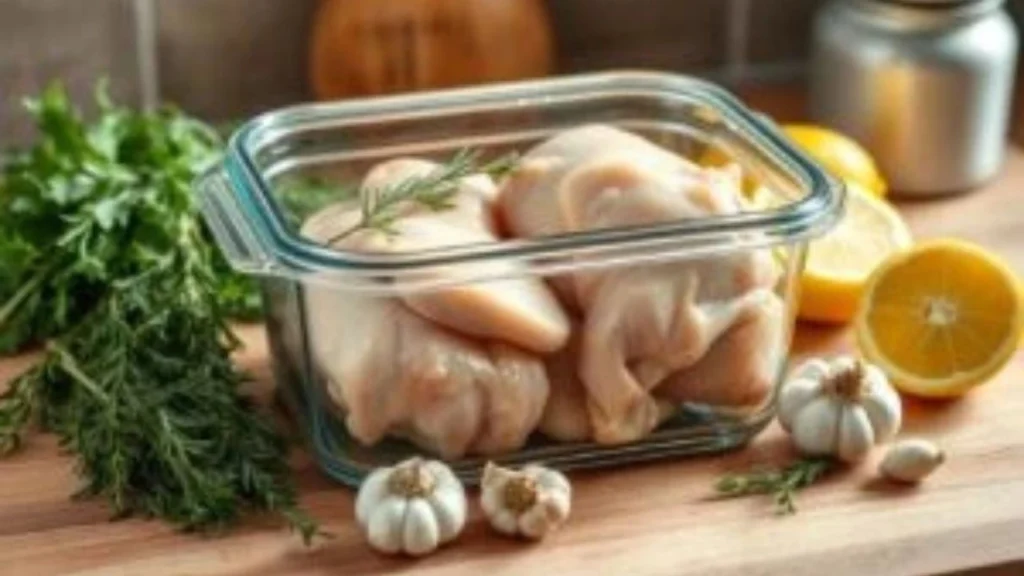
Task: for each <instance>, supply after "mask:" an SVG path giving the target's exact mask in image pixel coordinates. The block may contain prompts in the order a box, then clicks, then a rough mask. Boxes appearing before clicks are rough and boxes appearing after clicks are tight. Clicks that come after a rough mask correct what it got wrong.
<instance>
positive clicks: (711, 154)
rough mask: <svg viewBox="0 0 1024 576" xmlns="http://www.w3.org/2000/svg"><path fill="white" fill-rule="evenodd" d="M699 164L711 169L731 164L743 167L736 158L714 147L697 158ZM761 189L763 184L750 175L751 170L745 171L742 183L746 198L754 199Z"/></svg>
mask: <svg viewBox="0 0 1024 576" xmlns="http://www.w3.org/2000/svg"><path fill="white" fill-rule="evenodd" d="M697 164H700V165H701V166H705V167H709V168H721V167H723V166H728V165H729V164H738V165H740V166H741V167H742V165H741V164H740V163H739V162H737V161H736V160H735V159H734V158H732V157H731V156H729V155H728V154H727V153H726V152H724V151H723V150H720V149H718V148H715V147H714V146H708V147H707V148H705V149H704V152H702V153H701V155H700V157H699V158H697ZM760 187H761V183H760V182H758V181H757V178H754V176H753V174H751V173H750V170H748V169H744V170H743V183H742V188H743V194H744V196H745V197H746V198H748V199H749V198H752V197H753V196H754V194H755V193H756V192H757V190H758V189H759V188H760Z"/></svg>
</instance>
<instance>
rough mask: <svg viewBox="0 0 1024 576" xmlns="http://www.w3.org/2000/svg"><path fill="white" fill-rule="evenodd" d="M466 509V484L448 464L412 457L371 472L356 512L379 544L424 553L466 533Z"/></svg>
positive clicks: (385, 549)
mask: <svg viewBox="0 0 1024 576" xmlns="http://www.w3.org/2000/svg"><path fill="white" fill-rule="evenodd" d="M466 508H467V505H466V492H465V489H464V488H463V487H462V483H461V482H459V479H458V478H456V477H455V474H454V473H453V472H452V471H451V469H450V468H448V466H446V465H444V464H443V463H441V462H438V461H435V460H423V459H420V458H412V459H410V460H406V461H405V462H402V463H400V464H398V465H396V466H389V467H384V468H378V469H377V470H374V471H373V472H372V473H370V475H369V476H367V477H366V479H365V480H364V481H363V483H362V485H360V487H359V493H358V495H357V496H356V505H355V513H356V521H357V522H359V525H360V526H361V527H362V528H363V531H364V532H365V534H366V538H367V541H368V542H369V543H370V545H371V546H372V547H373V548H374V549H376V550H379V551H380V552H384V553H386V554H398V553H404V554H409V555H411V556H421V555H424V554H429V553H431V552H433V551H434V550H437V548H438V547H440V546H441V545H443V544H445V543H447V542H450V541H451V540H454V539H455V537H456V536H458V535H459V533H461V532H462V529H463V528H464V527H465V525H466Z"/></svg>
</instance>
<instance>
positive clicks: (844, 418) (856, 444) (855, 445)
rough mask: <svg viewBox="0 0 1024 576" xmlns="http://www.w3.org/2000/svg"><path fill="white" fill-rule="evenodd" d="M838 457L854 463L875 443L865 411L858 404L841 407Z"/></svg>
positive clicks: (869, 450) (862, 457) (863, 456)
mask: <svg viewBox="0 0 1024 576" xmlns="http://www.w3.org/2000/svg"><path fill="white" fill-rule="evenodd" d="M838 442H839V445H838V448H839V449H838V451H837V454H836V455H837V456H839V459H840V460H842V461H844V462H848V463H851V464H853V463H856V462H860V461H861V460H863V459H864V458H865V457H866V456H867V455H868V454H869V453H870V452H871V448H872V447H873V446H874V445H875V434H874V431H873V430H872V425H871V420H870V419H868V414H867V411H865V410H864V408H863V407H861V406H858V405H855V404H853V405H846V406H843V407H842V411H841V413H840V419H839V439H838Z"/></svg>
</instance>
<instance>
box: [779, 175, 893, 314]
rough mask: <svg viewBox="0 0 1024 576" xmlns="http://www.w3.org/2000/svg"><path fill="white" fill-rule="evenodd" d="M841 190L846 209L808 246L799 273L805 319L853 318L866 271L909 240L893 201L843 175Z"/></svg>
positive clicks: (865, 279)
mask: <svg viewBox="0 0 1024 576" xmlns="http://www.w3.org/2000/svg"><path fill="white" fill-rule="evenodd" d="M846 190H847V196H846V215H845V216H844V217H843V219H842V221H840V222H839V224H837V225H836V227H835V228H834V229H832V230H831V231H829V233H828V234H826V235H824V236H822V237H821V238H818V239H817V240H815V241H813V242H811V244H810V246H809V247H808V250H807V261H806V265H805V267H804V272H803V275H802V276H801V278H800V292H801V294H800V311H799V316H800V318H802V319H804V320H812V321H816V322H829V323H845V322H849V321H850V320H852V319H853V317H854V315H855V314H856V313H857V305H858V303H859V301H860V296H861V293H862V292H863V289H864V285H865V283H866V282H867V279H868V277H869V276H870V275H871V273H872V272H874V270H875V268H876V267H877V266H878V265H879V264H881V262H882V261H883V260H885V259H886V258H887V257H889V256H890V255H892V254H894V253H896V252H899V251H902V250H905V249H906V248H908V247H909V246H910V245H911V244H912V243H913V239H912V237H911V235H910V230H909V229H908V228H907V225H906V224H904V222H903V219H902V218H901V217H900V215H899V213H897V212H896V210H895V209H894V208H893V207H892V206H890V205H889V204H887V203H886V202H885V201H884V200H880V199H879V198H877V197H876V196H874V195H873V194H872V193H871V192H869V191H867V190H866V189H865V188H864V187H863V186H861V185H860V184H858V183H856V182H853V181H849V180H847V181H846Z"/></svg>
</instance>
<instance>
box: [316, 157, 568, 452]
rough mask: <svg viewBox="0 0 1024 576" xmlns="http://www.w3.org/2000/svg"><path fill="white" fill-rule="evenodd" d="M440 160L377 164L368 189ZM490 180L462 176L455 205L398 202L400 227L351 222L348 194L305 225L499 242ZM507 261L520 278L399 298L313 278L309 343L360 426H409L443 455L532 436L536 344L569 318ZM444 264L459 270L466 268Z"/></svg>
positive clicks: (557, 342)
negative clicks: (435, 209)
mask: <svg viewBox="0 0 1024 576" xmlns="http://www.w3.org/2000/svg"><path fill="white" fill-rule="evenodd" d="M435 167H436V165H434V164H432V163H428V162H425V161H419V160H408V159H402V160H394V161H391V162H388V163H385V164H383V165H380V166H378V167H376V168H375V169H374V170H371V172H370V174H369V175H368V176H367V178H366V180H365V181H364V190H366V189H369V188H376V187H384V186H388V185H390V184H393V183H395V182H397V180H396V179H405V178H408V177H410V175H422V174H424V173H425V172H424V171H426V172H429V171H430V170H433V169H434V168H435ZM493 190H494V185H493V183H492V182H491V181H490V178H488V177H486V176H473V177H471V178H467V179H464V180H463V181H462V182H461V183H460V188H459V190H458V191H457V193H456V195H455V197H454V198H453V204H454V206H455V207H454V208H453V209H451V210H445V211H441V212H431V211H429V210H426V209H423V208H418V207H416V206H415V205H410V206H407V207H403V209H404V211H403V213H402V215H401V217H400V218H399V219H398V220H396V222H395V223H394V225H393V229H394V232H395V234H386V233H383V232H380V231H376V230H369V229H362V230H357V231H354V232H349V231H350V230H351V229H352V227H353V226H354V225H355V224H356V223H358V222H359V218H360V215H359V210H358V207H356V206H345V205H335V206H330V207H328V208H325V209H324V210H323V211H321V212H320V213H318V214H316V215H314V216H313V217H312V218H310V219H309V220H308V221H307V222H306V224H305V225H304V226H303V230H302V233H303V234H304V235H305V236H307V237H308V238H310V239H312V240H314V241H318V242H322V243H327V244H330V245H331V246H333V247H335V248H338V249H340V250H346V251H350V252H361V253H381V252H383V253H401V252H409V251H418V250H427V249H431V248H441V247H445V246H453V245H465V244H473V243H479V242H493V241H495V240H496V238H495V236H494V234H493V230H494V228H493V217H492V211H491V206H490V201H491V198H492V197H493ZM332 239H333V242H332ZM506 266H511V265H506ZM509 272H511V273H512V274H513V276H517V277H515V278H514V279H509V280H495V281H488V282H477V283H473V284H464V285H457V286H454V287H447V288H444V289H441V290H436V291H433V292H426V293H410V294H408V295H405V296H402V297H400V298H383V297H376V296H362V295H358V294H355V293H351V292H343V291H337V290H332V289H330V288H324V287H320V286H318V285H317V284H316V283H315V282H311V283H309V284H307V287H306V306H307V310H311V311H315V312H314V313H311V314H309V315H308V318H307V321H308V329H309V332H310V334H311V338H310V344H311V347H312V350H313V354H314V356H315V360H316V362H317V364H318V365H319V366H320V367H321V369H322V371H323V372H324V373H325V375H326V376H327V377H328V380H329V382H328V386H327V388H328V392H329V394H330V395H331V397H332V399H333V400H334V401H335V402H336V403H337V404H338V405H339V406H340V407H341V408H342V410H343V411H344V412H345V414H346V425H347V427H348V429H349V431H350V433H351V434H352V435H353V436H354V437H356V438H357V439H359V440H360V441H362V442H364V443H366V444H374V443H376V442H378V441H379V440H381V439H382V438H383V437H384V436H386V435H398V436H404V437H406V438H409V439H411V440H412V441H414V442H416V443H417V444H419V445H421V446H423V447H425V448H427V449H429V450H432V451H434V452H437V453H439V454H440V455H441V456H443V457H446V458H455V457H459V456H462V455H465V454H469V453H473V454H496V453H501V452H507V451H510V450H514V449H516V448H518V447H519V446H521V445H522V444H523V443H524V442H525V440H526V438H527V436H528V435H529V433H530V432H531V431H532V430H533V429H534V428H535V427H536V425H537V422H538V420H539V419H540V417H541V413H542V411H543V409H544V405H545V403H546V400H547V396H548V379H547V374H546V372H545V369H544V364H543V361H542V359H541V358H540V357H539V356H537V355H536V354H535V353H533V352H531V351H546V352H550V351H554V350H557V349H558V348H561V347H562V346H563V345H564V344H565V341H566V340H567V338H568V333H569V322H568V319H567V317H566V315H565V313H564V312H563V311H562V309H561V307H560V305H559V304H558V301H557V299H556V298H555V297H554V295H553V294H551V292H550V291H549V289H548V288H547V286H546V285H545V284H544V283H543V282H542V281H540V280H537V279H532V278H529V277H527V276H526V275H524V274H522V273H518V274H516V273H517V272H518V271H515V270H511V271H509ZM438 274H440V275H441V276H442V277H441V278H440V280H452V279H453V278H450V277H449V276H452V275H454V276H455V278H456V279H457V276H458V274H459V270H458V269H451V270H449V269H445V270H444V271H443V272H439V273H438Z"/></svg>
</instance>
